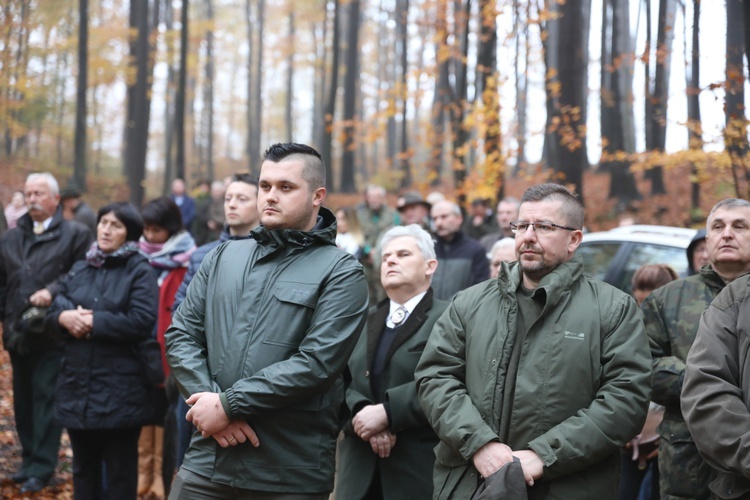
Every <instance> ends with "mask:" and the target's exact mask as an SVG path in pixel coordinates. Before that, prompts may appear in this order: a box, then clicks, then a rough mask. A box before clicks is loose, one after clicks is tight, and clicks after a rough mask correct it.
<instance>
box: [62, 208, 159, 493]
mask: <svg viewBox="0 0 750 500" xmlns="http://www.w3.org/2000/svg"><path fill="white" fill-rule="evenodd" d="M142 232H143V222H142V219H141V217H140V215H139V213H138V210H137V209H136V208H135V207H134V206H132V205H130V204H128V203H112V204H109V205H107V206H105V207H103V208H102V209H101V210H99V214H98V218H97V238H96V242H95V243H94V244H93V245H92V246H91V249H90V250H89V251H88V253H87V254H86V260H84V261H79V262H77V263H76V264H74V265H73V267H72V269H71V270H70V272H69V273H68V275H67V276H66V278H65V279H64V280H63V282H62V285H61V290H60V292H59V293H58V294H57V295H56V296H55V300H54V302H53V303H52V306H51V307H50V309H49V311H48V313H47V321H48V322H50V323H51V324H53V325H54V326H55V327H57V329H58V330H59V332H60V333H61V335H62V337H63V338H64V339H65V346H64V351H63V360H62V364H61V368H60V374H59V376H58V379H57V391H56V400H55V418H56V420H57V421H58V423H59V424H61V425H62V426H64V427H66V428H67V429H68V435H69V436H70V442H71V446H72V448H73V490H74V496H75V498H76V499H90V498H102V486H103V485H102V465H104V466H105V467H106V471H107V472H106V480H105V482H106V488H107V492H108V498H110V499H112V498H123V499H130V500H132V499H134V498H135V497H136V486H137V477H138V473H137V467H138V435H139V433H140V429H141V426H142V425H143V424H144V423H146V422H148V421H149V420H152V419H153V408H154V403H153V401H151V397H152V396H151V391H150V387H149V383H148V381H147V379H146V376H145V374H144V370H143V368H142V365H141V360H140V357H139V355H138V349H137V346H138V343H139V342H141V341H143V340H145V339H147V338H149V337H150V335H151V332H152V331H153V329H154V324H155V321H156V314H157V305H158V302H159V289H158V286H157V284H156V278H155V276H154V273H153V271H152V270H151V266H150V265H149V264H148V261H147V260H146V258H145V257H143V256H142V255H140V254H139V253H138V244H137V241H138V238H140V236H141V234H142Z"/></svg>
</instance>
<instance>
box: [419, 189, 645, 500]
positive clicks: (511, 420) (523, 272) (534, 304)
mask: <svg viewBox="0 0 750 500" xmlns="http://www.w3.org/2000/svg"><path fill="white" fill-rule="evenodd" d="M583 215H584V214H583V206H582V205H581V203H580V202H579V201H578V199H577V198H576V197H575V196H574V195H573V194H571V193H570V191H568V190H567V189H566V188H565V187H564V186H560V185H557V184H541V185H538V186H532V187H530V188H529V189H527V190H526V192H525V193H524V195H523V197H522V198H521V206H520V211H519V215H518V220H516V221H513V222H512V223H511V224H510V226H511V228H512V229H513V232H514V234H515V242H516V258H517V259H518V260H517V261H516V262H511V263H506V262H503V263H502V264H501V268H500V271H499V274H498V277H497V278H496V279H493V280H487V281H485V282H483V283H479V284H477V285H474V286H472V287H471V288H467V289H466V290H464V291H462V292H458V293H457V294H456V296H455V297H454V298H453V301H452V302H451V304H450V305H449V306H448V309H447V310H446V311H445V313H443V315H442V316H441V317H440V318H439V319H438V321H437V323H436V324H435V327H434V328H433V330H432V334H431V336H430V339H429V340H428V342H427V346H426V347H425V350H424V353H423V355H422V357H421V359H420V360H419V363H418V365H417V369H416V373H415V377H416V379H417V392H418V395H419V399H420V401H421V405H422V409H423V410H424V412H425V415H426V416H427V420H428V421H429V422H430V424H431V425H432V427H433V428H434V429H435V432H436V433H437V435H438V437H439V438H440V443H439V444H438V446H437V448H436V461H435V468H434V471H433V478H434V487H435V490H434V491H435V493H434V497H433V498H436V499H448V498H450V499H467V500H468V499H469V498H472V497H473V495H474V494H475V492H478V490H481V491H479V492H478V495H477V497H475V498H481V499H485V498H525V497H526V496H528V498H532V499H546V498H575V499H591V500H594V499H597V500H598V499H600V498H610V497H611V496H612V495H613V493H614V492H616V491H617V481H618V475H619V469H620V447H621V446H622V445H624V444H625V443H626V442H627V441H629V440H630V439H631V438H632V437H633V436H634V435H635V434H637V433H638V431H639V430H640V429H641V427H642V425H643V422H644V421H645V418H646V409H647V407H648V402H649V396H650V380H649V375H650V372H649V366H650V358H649V354H648V341H647V337H646V335H645V332H644V329H643V321H642V317H641V314H640V312H639V310H638V306H637V305H636V303H635V300H633V298H632V297H630V296H629V295H626V294H625V293H623V292H621V291H620V290H617V289H616V288H614V287H612V286H610V285H608V284H606V283H604V282H602V281H600V280H597V279H595V278H593V277H591V276H588V275H586V274H584V273H583V262H582V259H581V258H580V257H576V255H575V252H576V249H577V248H578V245H579V244H580V242H581V237H582V231H581V228H582V227H583ZM498 471H500V472H498ZM495 473H497V474H495ZM524 482H525V485H524Z"/></svg>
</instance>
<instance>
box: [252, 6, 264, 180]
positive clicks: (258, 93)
mask: <svg viewBox="0 0 750 500" xmlns="http://www.w3.org/2000/svg"><path fill="white" fill-rule="evenodd" d="M265 10H266V2H265V0H258V11H257V18H256V25H255V28H256V32H257V34H258V40H257V50H256V54H255V81H254V83H255V88H254V89H253V102H252V120H253V122H254V126H253V135H252V137H251V141H250V158H253V159H255V160H254V161H260V156H261V147H260V140H261V131H262V130H263V95H262V93H263V41H264V40H263V37H264V35H263V31H264V28H265ZM258 166H259V167H260V165H258ZM258 174H259V175H260V168H258Z"/></svg>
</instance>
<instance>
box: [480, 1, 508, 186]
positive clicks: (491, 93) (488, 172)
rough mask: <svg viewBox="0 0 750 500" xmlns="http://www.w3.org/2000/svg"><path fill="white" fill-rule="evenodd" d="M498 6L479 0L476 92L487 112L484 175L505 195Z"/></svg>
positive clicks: (484, 111) (485, 112) (484, 141)
mask: <svg viewBox="0 0 750 500" xmlns="http://www.w3.org/2000/svg"><path fill="white" fill-rule="evenodd" d="M497 16H498V12H497V7H496V5H495V2H494V1H492V0H480V2H479V22H480V28H479V48H478V50H477V52H478V53H477V77H476V81H477V85H476V87H477V95H478V96H481V102H482V111H483V113H484V121H485V133H484V137H483V138H482V139H483V144H484V177H485V179H486V181H487V182H488V183H492V184H494V186H495V189H494V192H495V195H496V197H497V199H499V200H501V199H503V198H504V197H505V158H504V156H503V150H502V135H501V134H500V96H499V92H498V76H499V73H498V72H497V70H496V68H497V21H496V19H497Z"/></svg>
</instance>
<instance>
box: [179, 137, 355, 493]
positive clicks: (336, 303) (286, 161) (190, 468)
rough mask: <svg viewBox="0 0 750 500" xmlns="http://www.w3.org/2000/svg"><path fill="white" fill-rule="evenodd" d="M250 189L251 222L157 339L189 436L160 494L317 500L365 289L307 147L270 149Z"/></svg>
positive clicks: (330, 463)
mask: <svg viewBox="0 0 750 500" xmlns="http://www.w3.org/2000/svg"><path fill="white" fill-rule="evenodd" d="M258 186H259V191H258V211H259V212H260V222H261V225H260V226H259V227H257V228H255V229H254V230H253V231H252V232H251V233H250V236H251V238H250V239H246V240H238V241H228V242H226V243H224V244H222V245H220V246H218V247H217V248H216V249H215V250H214V251H212V252H211V253H209V254H208V255H207V256H206V258H205V259H204V260H203V263H202V264H201V267H200V269H199V270H198V272H197V273H196V274H195V276H194V277H193V280H192V282H191V283H190V287H188V290H187V296H186V297H185V300H184V302H183V303H182V305H180V307H179V308H178V309H177V310H176V311H175V313H174V316H173V319H172V325H171V326H170V327H169V329H168V330H167V333H166V341H167V358H168V360H169V363H170V365H171V367H172V373H173V374H174V376H175V380H176V381H177V385H178V386H179V389H180V393H181V394H182V396H184V397H185V398H187V400H186V403H187V404H188V405H190V406H191V408H190V410H189V411H188V413H187V420H188V421H191V422H193V424H195V426H196V427H197V429H198V432H196V433H195V434H193V438H192V441H191V443H190V448H188V450H187V453H186V454H185V459H184V461H183V463H182V467H181V468H180V471H179V472H178V473H177V478H176V479H175V482H174V486H173V487H172V491H171V493H170V498H175V499H178V498H217V499H221V498H263V499H268V500H275V499H284V500H286V499H297V500H303V499H304V500H324V499H327V498H328V496H329V493H330V492H331V490H333V477H334V469H335V467H334V458H335V453H336V438H337V436H338V433H339V424H340V416H341V415H340V410H341V405H342V403H343V401H344V377H343V371H344V369H345V368H346V362H347V360H348V359H349V356H350V355H351V353H352V350H353V349H354V346H355V344H356V343H357V339H358V338H359V333H360V331H361V330H362V327H363V326H364V322H365V318H366V315H367V303H368V295H367V282H366V281H365V277H364V274H363V272H362V266H361V265H360V264H359V263H358V262H357V260H356V259H355V258H354V257H353V256H351V255H350V254H348V253H346V252H344V251H343V250H341V249H339V248H338V247H337V246H336V243H335V238H336V217H335V216H334V215H333V213H332V212H331V211H330V210H328V209H326V208H323V207H322V203H323V199H324V198H325V194H326V188H325V166H324V164H323V161H322V160H321V158H320V154H318V152H317V151H315V150H314V149H313V148H311V147H309V146H305V145H303V144H293V143H291V144H274V145H273V146H271V147H270V148H268V150H267V151H266V152H265V154H264V159H263V163H262V165H261V171H260V179H259V181H258Z"/></svg>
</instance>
